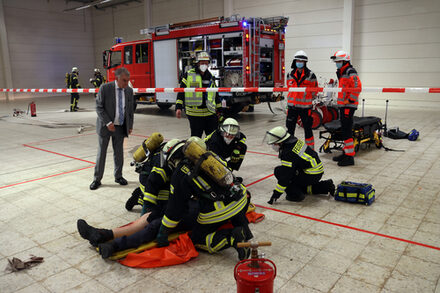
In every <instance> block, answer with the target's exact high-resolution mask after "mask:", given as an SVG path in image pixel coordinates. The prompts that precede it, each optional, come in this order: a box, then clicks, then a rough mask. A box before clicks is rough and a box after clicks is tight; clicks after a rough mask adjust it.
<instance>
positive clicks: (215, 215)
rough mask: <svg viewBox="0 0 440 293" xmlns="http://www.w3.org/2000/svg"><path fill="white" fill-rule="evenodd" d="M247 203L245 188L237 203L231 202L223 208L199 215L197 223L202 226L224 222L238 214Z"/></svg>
mask: <svg viewBox="0 0 440 293" xmlns="http://www.w3.org/2000/svg"><path fill="white" fill-rule="evenodd" d="M246 203H247V196H246V188H244V190H243V196H242V197H241V199H240V200H238V201H235V200H234V201H232V202H231V203H229V204H228V205H227V206H225V207H224V208H221V209H219V210H215V211H212V212H209V213H199V216H198V218H197V222H198V223H199V224H202V225H206V224H214V223H219V222H222V221H226V220H228V219H230V218H232V217H233V216H235V215H236V214H238V213H239V212H240V211H241V210H242V209H243V208H244V207H245V206H246Z"/></svg>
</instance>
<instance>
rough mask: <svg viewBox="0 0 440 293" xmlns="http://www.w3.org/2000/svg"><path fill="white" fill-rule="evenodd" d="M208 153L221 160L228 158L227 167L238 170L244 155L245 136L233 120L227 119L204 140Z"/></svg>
mask: <svg viewBox="0 0 440 293" xmlns="http://www.w3.org/2000/svg"><path fill="white" fill-rule="evenodd" d="M205 143H206V146H207V148H208V150H209V151H211V152H213V153H215V154H217V155H218V156H220V158H222V159H223V160H226V159H228V158H229V161H228V163H227V164H228V167H229V168H230V169H231V170H237V171H238V170H239V169H240V166H241V163H243V160H244V155H245V154H246V150H247V146H246V136H245V135H244V134H243V133H242V132H240V125H239V124H238V122H237V120H235V119H234V118H227V119H226V120H225V121H224V122H223V123H222V125H220V127H219V128H218V129H217V130H216V131H214V132H213V133H211V134H210V135H208V136H207V137H206V138H205Z"/></svg>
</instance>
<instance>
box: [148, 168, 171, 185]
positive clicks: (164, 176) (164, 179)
mask: <svg viewBox="0 0 440 293" xmlns="http://www.w3.org/2000/svg"><path fill="white" fill-rule="evenodd" d="M151 172H156V173H157V174H159V175H160V176H161V177H162V179H163V181H164V182H168V181H169V178H168V175H167V173H166V172H165V170H164V169H162V168H158V167H153V170H151Z"/></svg>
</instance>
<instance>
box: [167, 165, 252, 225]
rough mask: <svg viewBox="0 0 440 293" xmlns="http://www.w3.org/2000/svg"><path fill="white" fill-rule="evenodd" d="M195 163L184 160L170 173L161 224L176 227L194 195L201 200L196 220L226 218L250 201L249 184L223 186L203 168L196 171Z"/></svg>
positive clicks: (233, 214) (239, 210)
mask: <svg viewBox="0 0 440 293" xmlns="http://www.w3.org/2000/svg"><path fill="white" fill-rule="evenodd" d="M192 168H193V167H192V164H191V163H189V161H187V160H183V161H182V162H180V163H179V165H177V168H176V169H175V170H174V172H173V175H172V176H171V186H170V199H169V201H168V205H167V208H166V211H165V215H164V217H163V219H162V225H164V226H165V227H167V228H174V227H176V226H177V224H178V223H179V222H180V220H181V219H182V218H183V215H184V213H185V212H186V210H187V207H188V201H189V200H190V199H191V197H192V196H194V197H195V198H197V199H198V201H199V208H200V210H199V215H198V217H197V222H198V223H199V224H201V225H209V224H214V223H220V222H223V221H227V220H229V219H230V218H232V217H234V216H235V215H237V214H238V213H240V212H241V211H242V210H243V209H244V208H245V207H246V205H247V202H248V199H247V195H246V187H244V185H242V184H240V185H239V188H238V190H232V189H230V188H229V187H221V186H219V185H218V184H216V183H215V182H213V181H212V180H211V179H210V178H209V177H208V176H207V175H205V174H203V173H202V172H201V171H200V173H199V174H198V175H197V174H195V173H194V170H193V169H192Z"/></svg>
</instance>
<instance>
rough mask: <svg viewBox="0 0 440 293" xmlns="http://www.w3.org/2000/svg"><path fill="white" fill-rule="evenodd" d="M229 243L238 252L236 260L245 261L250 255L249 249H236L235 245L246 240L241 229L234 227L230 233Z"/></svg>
mask: <svg viewBox="0 0 440 293" xmlns="http://www.w3.org/2000/svg"><path fill="white" fill-rule="evenodd" d="M231 236H232V237H231V238H232V239H231V240H232V241H231V242H232V246H233V247H234V248H235V250H237V252H238V258H239V259H240V260H243V259H247V258H249V256H250V255H251V250H250V248H249V247H237V243H239V242H243V241H245V239H246V236H245V233H244V230H243V227H235V228H234V229H232V232H231Z"/></svg>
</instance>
